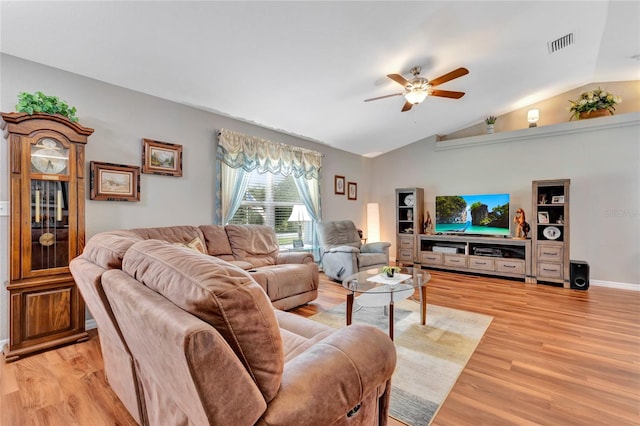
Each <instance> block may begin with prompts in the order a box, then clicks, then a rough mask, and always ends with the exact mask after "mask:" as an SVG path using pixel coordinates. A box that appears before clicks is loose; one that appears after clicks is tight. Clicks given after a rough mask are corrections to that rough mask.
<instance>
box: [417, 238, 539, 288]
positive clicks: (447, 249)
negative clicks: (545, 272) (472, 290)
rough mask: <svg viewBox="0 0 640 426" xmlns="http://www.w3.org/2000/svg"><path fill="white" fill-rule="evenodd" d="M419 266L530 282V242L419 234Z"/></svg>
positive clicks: (531, 280)
mask: <svg viewBox="0 0 640 426" xmlns="http://www.w3.org/2000/svg"><path fill="white" fill-rule="evenodd" d="M418 252H419V261H420V264H421V266H422V267H428V268H434V269H445V270H451V271H459V272H469V273H474V274H484V275H496V276H501V277H509V278H518V279H522V280H524V281H526V282H533V277H532V275H531V240H517V239H513V238H503V237H479V236H471V235H419V236H418Z"/></svg>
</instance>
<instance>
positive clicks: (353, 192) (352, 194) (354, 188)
mask: <svg viewBox="0 0 640 426" xmlns="http://www.w3.org/2000/svg"><path fill="white" fill-rule="evenodd" d="M347 190H348V191H349V192H348V193H347V199H349V200H357V199H358V184H357V183H355V182H349V183H347Z"/></svg>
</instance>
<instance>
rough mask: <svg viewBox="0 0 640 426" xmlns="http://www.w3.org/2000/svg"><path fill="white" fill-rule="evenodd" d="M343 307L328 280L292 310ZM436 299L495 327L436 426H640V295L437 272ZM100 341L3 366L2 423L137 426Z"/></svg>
mask: <svg viewBox="0 0 640 426" xmlns="http://www.w3.org/2000/svg"><path fill="white" fill-rule="evenodd" d="M344 300H345V292H344V290H343V289H342V287H340V286H339V285H337V284H333V283H331V282H329V281H326V280H324V279H323V280H322V281H321V288H320V297H319V298H318V299H317V300H316V301H315V302H313V303H311V304H309V305H306V306H303V307H300V308H297V309H295V310H294V311H293V312H295V313H297V314H299V315H302V316H310V315H313V314H315V313H317V312H321V311H323V310H326V309H329V308H331V307H332V306H334V305H336V304H338V303H342V302H343V301H344ZM427 300H428V303H430V304H435V305H441V306H447V307H451V308H456V309H464V310H468V311H473V312H479V313H483V314H487V315H492V316H493V317H494V320H493V322H492V324H491V326H490V327H489V329H488V330H487V333H486V334H485V336H484V338H483V340H482V342H481V343H480V345H479V346H478V348H477V350H476V352H475V353H474V355H473V356H472V358H471V360H470V361H469V363H468V364H467V367H466V368H465V370H464V371H463V373H462V375H461V376H460V378H459V379H458V381H457V383H456V384H455V386H454V387H453V389H452V391H451V393H450V394H449V397H448V398H447V400H446V402H445V403H444V405H443V406H442V408H441V410H440V412H439V413H438V415H437V416H436V418H435V420H434V422H433V423H432V424H433V425H434V426H440V425H456V426H459V425H534V424H541V425H563V426H564V425H613V424H615V425H640V292H634V291H625V290H617V289H610V288H603V287H595V286H592V287H591V288H590V289H589V290H587V291H579V290H567V289H563V288H558V287H551V286H545V285H535V284H525V283H522V282H519V281H509V280H502V279H497V278H487V277H477V276H471V275H463V274H451V273H447V272H432V280H431V282H430V283H429V287H428V290H427ZM427 315H428V313H427ZM90 337H91V338H90V339H89V341H87V342H84V343H80V344H75V345H70V346H66V347H62V348H59V349H56V350H51V351H48V352H44V353H41V354H36V355H32V356H30V357H26V358H23V359H21V360H18V361H16V362H13V363H9V364H6V363H5V362H4V360H2V361H0V397H1V399H0V402H1V405H0V425H2V426H19V425H47V426H58V425H60V426H62V425H64V426H67V425H91V426H93V425H125V426H126V425H134V424H135V422H134V421H133V419H132V418H131V417H130V416H129V414H128V413H127V411H126V409H125V408H124V406H123V405H122V404H121V403H120V401H119V400H118V398H117V397H116V396H115V395H114V394H113V392H112V391H111V390H110V388H109V386H108V384H107V383H106V380H105V377H104V371H103V363H102V357H101V355H100V347H99V341H98V338H97V334H96V332H95V330H94V331H92V332H90ZM390 424H391V425H400V423H399V422H396V421H393V420H391V421H390Z"/></svg>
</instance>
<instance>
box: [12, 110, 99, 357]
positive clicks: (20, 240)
mask: <svg viewBox="0 0 640 426" xmlns="http://www.w3.org/2000/svg"><path fill="white" fill-rule="evenodd" d="M2 119H3V121H2V129H3V130H4V137H5V139H6V140H7V143H8V145H9V175H10V180H11V183H10V186H11V188H10V191H11V192H10V204H11V213H10V233H9V234H10V237H9V238H10V249H9V253H10V260H9V262H10V263H9V265H10V267H9V270H10V272H9V283H8V284H7V289H8V290H9V343H8V344H7V345H6V346H5V347H4V355H5V358H6V360H7V361H14V360H16V359H18V358H19V357H21V356H23V355H26V354H29V353H32V352H36V351H41V350H43V349H48V348H51V347H54V346H58V345H62V344H66V343H72V342H78V341H82V340H86V339H87V333H86V332H85V325H84V322H85V314H84V301H83V300H82V297H81V296H80V293H79V292H78V288H77V287H76V284H75V282H74V281H73V277H72V276H71V273H70V271H69V262H70V261H71V259H73V258H74V257H76V256H78V255H79V254H80V253H81V252H82V250H83V249H84V242H85V227H84V221H85V208H84V198H85V197H84V192H85V181H84V177H85V167H84V148H85V145H86V143H87V138H88V136H89V135H91V134H92V133H93V129H89V128H87V127H83V126H81V125H80V124H78V123H74V122H72V121H70V120H68V119H67V118H66V117H63V116H60V115H51V114H33V115H28V114H25V113H3V114H2Z"/></svg>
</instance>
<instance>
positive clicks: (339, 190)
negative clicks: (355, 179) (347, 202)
mask: <svg viewBox="0 0 640 426" xmlns="http://www.w3.org/2000/svg"><path fill="white" fill-rule="evenodd" d="M333 188H334V193H336V194H338V195H344V176H338V175H335V176H334V178H333Z"/></svg>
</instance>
